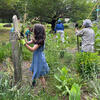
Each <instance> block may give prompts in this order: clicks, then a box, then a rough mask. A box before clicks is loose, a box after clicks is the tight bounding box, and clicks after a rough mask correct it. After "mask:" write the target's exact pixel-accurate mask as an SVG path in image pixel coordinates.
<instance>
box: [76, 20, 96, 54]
mask: <svg viewBox="0 0 100 100" xmlns="http://www.w3.org/2000/svg"><path fill="white" fill-rule="evenodd" d="M83 27H84V28H83V29H82V30H80V31H79V30H78V29H77V28H75V33H76V35H77V36H80V37H81V38H82V47H81V52H94V43H95V33H94V30H93V29H92V28H91V27H92V22H91V20H90V19H85V20H84V21H83Z"/></svg>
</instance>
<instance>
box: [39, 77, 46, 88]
mask: <svg viewBox="0 0 100 100" xmlns="http://www.w3.org/2000/svg"><path fill="white" fill-rule="evenodd" d="M40 80H41V83H42V86H43V88H44V89H45V88H46V81H45V78H44V77H40Z"/></svg>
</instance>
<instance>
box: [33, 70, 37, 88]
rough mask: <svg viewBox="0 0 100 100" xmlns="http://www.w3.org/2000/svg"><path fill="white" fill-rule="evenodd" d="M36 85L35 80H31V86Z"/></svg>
mask: <svg viewBox="0 0 100 100" xmlns="http://www.w3.org/2000/svg"><path fill="white" fill-rule="evenodd" d="M32 75H33V72H32ZM35 85H36V80H35V79H34V80H32V86H33V87H34V86H35Z"/></svg>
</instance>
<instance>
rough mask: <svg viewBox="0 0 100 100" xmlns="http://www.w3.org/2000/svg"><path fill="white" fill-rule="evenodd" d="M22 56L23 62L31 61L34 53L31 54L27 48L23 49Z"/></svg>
mask: <svg viewBox="0 0 100 100" xmlns="http://www.w3.org/2000/svg"><path fill="white" fill-rule="evenodd" d="M22 56H23V60H30V59H32V52H30V51H29V50H28V49H27V48H26V47H23V48H22Z"/></svg>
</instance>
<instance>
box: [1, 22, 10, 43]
mask: <svg viewBox="0 0 100 100" xmlns="http://www.w3.org/2000/svg"><path fill="white" fill-rule="evenodd" d="M5 24H7V23H0V43H2V42H7V41H9V32H10V29H11V27H3V25H5Z"/></svg>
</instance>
